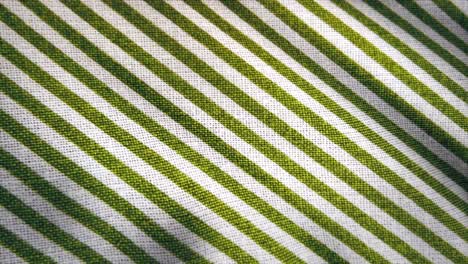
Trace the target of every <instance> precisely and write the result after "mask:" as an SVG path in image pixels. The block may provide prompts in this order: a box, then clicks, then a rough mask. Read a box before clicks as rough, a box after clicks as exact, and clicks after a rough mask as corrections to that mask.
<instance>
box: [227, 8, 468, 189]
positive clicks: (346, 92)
mask: <svg viewBox="0 0 468 264" xmlns="http://www.w3.org/2000/svg"><path fill="white" fill-rule="evenodd" d="M224 4H225V5H226V6H227V7H228V8H229V9H231V10H232V11H233V12H234V13H236V14H237V15H238V16H240V17H241V18H242V19H243V20H245V21H246V22H247V23H249V24H250V25H251V26H253V27H254V28H255V29H256V30H258V31H259V32H260V33H261V34H262V35H263V36H264V37H266V38H268V39H269V40H270V41H272V42H273V43H274V44H276V45H277V46H278V47H280V48H281V49H282V50H283V51H284V52H286V53H287V54H288V55H290V56H291V57H293V58H294V59H295V60H296V61H297V62H298V63H300V64H301V65H302V66H303V67H305V68H307V69H308V70H309V71H310V72H312V73H313V74H316V75H317V76H318V77H320V78H321V79H322V80H323V81H324V82H325V83H327V84H328V85H330V86H331V87H332V88H333V89H335V90H336V91H337V92H338V93H340V95H342V96H343V97H345V98H346V99H347V100H349V101H350V102H352V103H353V104H354V105H356V106H357V107H358V108H359V109H361V110H362V111H364V112H365V113H366V114H367V115H369V116H371V117H372V118H373V119H374V120H376V121H377V122H378V123H379V124H380V125H381V126H383V127H385V128H386V129H388V130H389V131H390V132H391V133H392V134H393V135H395V136H396V137H398V138H399V139H400V140H402V141H403V142H404V143H405V144H407V145H408V146H410V147H411V148H412V149H413V150H414V151H416V152H417V153H418V154H419V155H421V156H423V157H424V158H425V159H426V160H428V161H429V162H431V163H432V164H433V165H434V166H436V167H437V168H438V169H440V170H441V171H442V172H444V174H445V175H447V177H450V178H451V179H452V180H454V181H455V182H456V183H457V184H458V185H459V186H461V187H462V188H465V190H468V180H467V179H466V177H465V176H464V175H462V174H461V173H459V172H458V171H456V170H455V169H454V168H452V167H451V166H450V165H449V164H447V163H446V162H444V161H443V160H441V159H440V158H438V157H437V156H436V155H435V154H434V153H433V152H431V151H429V150H428V149H427V148H426V147H425V146H424V145H422V144H421V143H419V142H418V141H417V140H415V139H414V138H412V137H411V136H410V135H408V134H407V133H406V132H405V131H404V130H402V129H401V128H399V127H398V126H397V125H396V124H395V123H393V122H392V121H391V120H389V119H388V118H386V117H385V115H383V114H382V113H381V112H379V111H378V110H377V109H375V108H374V107H372V106H371V105H369V104H368V103H367V102H366V101H365V100H364V99H362V98H361V97H359V96H358V95H357V94H355V93H354V92H352V90H350V89H348V88H347V87H346V86H345V85H343V84H342V83H341V82H339V81H338V80H337V79H336V78H335V77H334V76H333V75H331V74H330V73H329V72H327V71H326V70H324V69H323V68H321V67H320V65H318V64H317V63H316V62H314V61H313V60H312V59H311V58H309V57H308V56H307V55H306V54H304V53H303V52H301V51H300V50H299V49H297V48H296V47H294V46H293V45H292V44H291V43H290V42H289V41H288V40H287V39H285V38H284V37H282V36H281V35H279V34H278V33H276V32H275V31H274V30H273V29H271V28H270V27H268V26H267V25H266V24H265V23H264V22H263V21H262V20H260V19H259V18H258V17H256V16H255V15H254V14H253V13H251V12H250V11H249V10H248V9H246V8H245V7H243V6H242V5H240V4H238V3H236V2H234V1H224ZM236 35H238V34H236ZM356 129H357V128H356Z"/></svg>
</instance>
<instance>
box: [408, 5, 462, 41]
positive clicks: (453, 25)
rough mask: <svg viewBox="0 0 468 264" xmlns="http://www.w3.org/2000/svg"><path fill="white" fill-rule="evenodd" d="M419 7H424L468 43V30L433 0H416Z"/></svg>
mask: <svg viewBox="0 0 468 264" xmlns="http://www.w3.org/2000/svg"><path fill="white" fill-rule="evenodd" d="M414 2H415V3H416V4H417V5H419V7H421V8H422V9H424V10H425V11H426V12H427V13H429V14H430V15H431V16H432V17H433V18H434V19H435V20H437V21H438V22H439V23H441V24H442V25H443V26H444V27H446V28H447V29H448V30H449V31H451V32H452V33H453V34H454V35H455V36H457V37H458V38H460V39H461V40H462V41H463V42H465V43H466V44H468V34H467V33H468V32H466V31H465V30H464V29H463V28H462V27H461V26H460V25H459V24H458V23H457V22H455V21H454V20H452V18H451V17H449V16H448V15H447V14H445V12H444V11H442V10H441V9H440V8H439V7H438V6H437V5H436V4H434V3H433V2H432V1H421V0H415V1H414Z"/></svg>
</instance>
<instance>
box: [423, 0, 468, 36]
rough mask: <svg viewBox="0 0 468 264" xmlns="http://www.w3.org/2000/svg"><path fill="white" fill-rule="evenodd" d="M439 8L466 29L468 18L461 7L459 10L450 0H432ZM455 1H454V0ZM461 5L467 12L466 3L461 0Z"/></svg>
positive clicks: (467, 28)
mask: <svg viewBox="0 0 468 264" xmlns="http://www.w3.org/2000/svg"><path fill="white" fill-rule="evenodd" d="M432 1H433V2H434V3H435V4H436V5H437V6H438V7H439V8H441V9H442V10H444V12H445V13H446V14H447V15H449V16H450V17H451V18H452V19H453V20H455V21H456V22H457V23H458V24H459V25H460V26H462V27H463V29H464V30H466V31H468V18H467V17H466V15H465V14H466V13H465V14H464V13H463V9H462V10H460V9H459V8H458V6H457V5H456V4H455V3H452V2H451V1H443V0H432ZM455 2H456V1H455ZM461 5H462V6H463V5H464V8H465V12H467V11H468V10H467V4H466V2H461Z"/></svg>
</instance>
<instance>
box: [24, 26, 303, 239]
mask: <svg viewBox="0 0 468 264" xmlns="http://www.w3.org/2000/svg"><path fill="white" fill-rule="evenodd" d="M17 24H18V23H17ZM24 30H25V29H24V28H23V32H24ZM31 35H32V34H31V32H30V33H29V34H28V36H31ZM42 50H43V51H45V52H50V51H51V50H53V48H52V47H50V46H48V47H44V48H43V49H42ZM57 55H58V54H56V55H51V57H53V58H54V57H58V56H57ZM68 62H69V64H68V65H67V64H65V68H68V69H73V68H72V67H71V65H73V64H71V65H70V61H68ZM62 65H64V64H62ZM74 67H79V66H77V65H74ZM82 73H83V72H82ZM78 77H81V79H82V80H83V81H85V82H86V81H87V80H90V79H92V77H91V76H89V74H88V75H86V74H84V73H83V74H82V75H80V76H78ZM88 86H89V87H97V86H99V85H98V83H96V82H93V83H89V85H88ZM101 90H102V89H101ZM107 97H108V98H109V99H110V100H112V101H119V103H115V104H116V105H122V104H124V103H122V101H121V100H117V98H116V97H118V95H117V94H110V95H108V96H107ZM137 111H138V110H135V109H134V108H133V109H132V108H130V109H129V110H127V111H126V112H127V113H128V114H129V115H131V116H134V117H135V118H134V120H141V118H142V117H141V116H140V115H135V112H137ZM140 123H141V122H140ZM145 123H146V124H145V127H146V128H147V129H148V130H150V131H153V133H152V134H154V135H161V134H164V133H167V132H164V131H163V130H162V129H161V128H159V129H158V128H157V126H158V125H157V124H155V123H154V122H152V121H148V119H146V122H145ZM166 138H167V140H166V141H168V142H169V143H171V141H172V144H171V145H172V146H174V148H177V149H178V150H179V153H184V152H188V153H189V154H188V155H186V157H187V158H191V160H192V161H194V162H197V161H198V159H201V157H200V156H199V155H198V156H195V158H193V156H194V155H196V153H194V152H193V151H191V150H190V149H187V148H184V147H183V145H181V144H180V143H179V142H177V141H176V142H174V138H173V137H171V136H170V135H167V136H166ZM198 164H199V167H200V168H202V169H203V168H207V169H209V170H208V173H210V174H211V175H212V176H213V177H216V178H219V177H220V175H222V174H223V171H221V170H219V168H217V167H213V166H212V165H210V164H207V163H206V162H198ZM215 175H217V176H215ZM223 181H224V184H225V186H235V184H234V183H233V181H232V180H230V178H228V177H224V179H223ZM236 193H237V195H238V196H239V197H243V198H244V199H245V200H251V201H257V199H256V198H253V197H252V194H250V195H245V194H246V190H245V189H237V191H236ZM249 198H250V199H249ZM255 207H256V208H258V209H259V211H261V212H264V213H266V212H271V206H269V205H268V204H267V203H260V204H258V205H256V206H255ZM269 214H270V215H271V217H270V219H272V220H274V219H281V220H280V221H276V222H277V223H282V222H284V221H287V220H286V219H284V217H281V215H278V214H271V213H269ZM283 226H284V227H286V226H290V225H283ZM287 229H290V230H291V228H287ZM292 230H295V232H294V233H295V236H296V237H300V236H299V234H300V232H299V230H297V229H296V228H294V229H292ZM302 236H303V235H302ZM309 239H311V237H309ZM309 239H308V240H309ZM308 240H304V242H305V241H308Z"/></svg>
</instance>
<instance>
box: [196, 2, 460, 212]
mask: <svg viewBox="0 0 468 264" xmlns="http://www.w3.org/2000/svg"><path fill="white" fill-rule="evenodd" d="M191 5H192V7H194V8H196V9H197V11H199V12H202V13H203V14H204V15H205V16H207V17H210V19H212V21H213V20H214V21H216V22H217V24H218V25H221V26H222V27H224V31H225V32H227V33H230V36H232V37H233V38H236V39H237V40H238V41H240V42H241V43H243V44H244V46H246V47H248V48H249V50H251V51H253V52H255V54H256V55H257V56H259V57H261V58H262V59H263V60H264V61H265V62H270V63H271V65H272V67H275V68H276V69H277V70H278V71H279V72H281V73H282V74H283V76H288V77H290V80H291V81H292V82H295V83H296V84H297V85H298V86H299V87H304V88H303V90H305V91H307V92H308V93H309V94H310V95H312V96H313V97H314V98H315V99H317V100H318V101H319V102H321V103H322V105H326V106H327V108H329V109H330V110H331V111H333V112H334V113H337V114H338V115H339V116H340V117H341V118H342V119H344V120H346V121H347V123H348V124H350V125H352V126H353V127H354V128H356V129H357V130H358V131H360V132H361V133H362V134H363V135H366V137H367V138H369V139H370V140H372V141H373V142H375V143H377V144H378V145H379V146H381V147H383V149H384V150H386V151H387V152H388V153H390V155H392V153H398V152H399V151H398V150H397V149H396V148H395V147H393V146H392V145H389V144H388V143H387V142H385V141H384V140H383V139H382V138H381V137H380V136H378V135H377V134H376V133H375V132H373V131H372V130H370V129H368V128H367V127H365V126H363V124H362V123H360V121H359V120H357V118H355V117H354V116H352V115H350V114H349V113H347V112H345V110H344V109H342V108H341V109H340V107H339V106H338V105H337V104H336V103H335V102H334V101H332V100H330V99H328V98H327V97H325V95H324V94H323V93H321V92H319V91H317V90H316V89H315V88H314V87H311V86H309V85H308V84H306V83H305V82H306V80H305V79H302V78H301V77H300V76H298V75H297V74H296V73H295V72H293V71H291V70H290V69H289V68H286V67H285V66H284V65H283V64H281V62H280V61H277V60H275V59H274V58H273V57H271V56H270V55H269V54H266V53H265V51H264V50H262V49H261V47H259V46H257V45H256V44H255V43H254V42H252V41H250V40H249V39H248V38H246V37H242V33H240V32H239V31H236V29H234V28H233V27H230V26H229V25H228V24H226V23H225V22H223V21H221V20H220V17H217V15H215V14H213V13H211V12H210V11H209V10H207V9H206V8H203V7H202V6H201V5H199V4H195V3H191ZM216 9H217V10H220V7H219V6H217V7H216ZM199 19H200V18H198V19H197V20H199ZM204 24H206V22H204ZM213 34H220V33H218V32H215V33H213ZM224 38H225V37H224ZM296 80H299V81H296ZM311 108H312V107H311ZM314 108H317V107H314ZM327 115H328V116H330V115H333V114H327ZM339 126H340V127H345V126H344V125H343V124H339ZM349 129H351V128H349ZM360 140H361V141H363V139H360ZM368 144H372V143H370V142H369V143H368ZM380 155H382V154H378V155H375V156H380ZM392 156H394V157H396V158H397V159H400V162H401V163H402V164H412V165H411V166H408V168H409V169H413V168H415V166H417V165H415V164H414V163H412V162H411V161H409V160H408V159H406V158H405V156H404V155H403V154H402V153H399V155H392ZM416 174H418V175H422V174H421V173H420V172H416ZM424 177H425V178H426V179H428V181H432V179H430V178H428V177H431V176H429V175H426V176H424ZM433 183H434V184H435V185H438V184H437V183H435V182H433ZM418 185H419V186H420V185H421V184H418ZM431 185H432V186H435V185H433V184H431ZM436 189H439V187H436ZM443 189H445V188H443ZM441 193H445V194H447V192H446V191H445V190H444V191H442V190H441ZM453 201H454V204H460V205H461V204H464V201H462V200H461V199H459V198H456V199H455V200H453ZM460 208H461V209H463V206H460Z"/></svg>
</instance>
